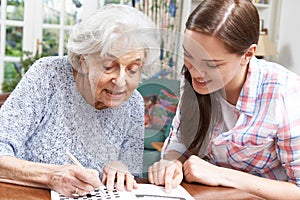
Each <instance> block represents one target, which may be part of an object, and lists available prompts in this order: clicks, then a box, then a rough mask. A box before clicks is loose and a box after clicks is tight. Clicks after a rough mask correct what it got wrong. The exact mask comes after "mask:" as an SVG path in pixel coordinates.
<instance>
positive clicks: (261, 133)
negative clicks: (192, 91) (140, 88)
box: [162, 58, 300, 187]
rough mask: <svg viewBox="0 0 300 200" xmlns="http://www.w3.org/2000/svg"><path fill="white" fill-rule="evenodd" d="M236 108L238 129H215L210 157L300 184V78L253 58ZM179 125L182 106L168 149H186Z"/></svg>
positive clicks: (168, 140) (255, 173)
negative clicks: (181, 138)
mask: <svg viewBox="0 0 300 200" xmlns="http://www.w3.org/2000/svg"><path fill="white" fill-rule="evenodd" d="M235 108H236V113H237V114H238V117H237V121H236V123H235V125H234V127H233V128H231V129H230V130H228V131H225V132H224V131H220V128H219V126H216V127H214V128H213V129H212V132H211V136H212V137H211V140H210V142H209V145H208V149H207V157H208V160H209V162H211V163H213V164H216V165H218V166H222V167H227V168H232V169H236V170H240V171H244V172H248V173H251V174H254V175H257V176H261V177H266V178H270V179H276V180H282V181H289V182H292V183H295V184H296V185H297V186H298V187H300V77H299V76H298V75H296V74H294V73H293V72H290V71H288V70H287V69H286V68H284V67H282V66H280V65H278V64H275V63H271V62H267V61H265V60H258V59H256V58H253V59H252V60H251V62H250V66H249V70H248V74H247V79H246V82H245V84H244V86H243V88H242V91H241V93H240V96H239V99H238V102H237V104H236V106H235ZM179 124H180V108H179V107H178V108H177V112H176V116H175V117H174V119H173V123H172V128H171V132H170V135H169V137H168V138H167V139H166V141H165V144H164V148H163V154H164V153H166V152H168V151H171V150H176V151H179V152H181V153H183V152H184V151H185V150H186V147H185V146H184V145H183V144H181V143H180V141H179V137H178V136H179V128H178V127H179ZM163 154H162V155H163Z"/></svg>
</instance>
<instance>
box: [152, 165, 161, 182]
mask: <svg viewBox="0 0 300 200" xmlns="http://www.w3.org/2000/svg"><path fill="white" fill-rule="evenodd" d="M158 170H159V162H156V163H154V164H153V171H152V172H153V182H154V184H155V185H159V179H158Z"/></svg>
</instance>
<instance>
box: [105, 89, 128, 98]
mask: <svg viewBox="0 0 300 200" xmlns="http://www.w3.org/2000/svg"><path fill="white" fill-rule="evenodd" d="M105 92H106V94H107V95H108V96H110V97H111V98H120V97H122V96H123V95H124V94H125V91H117V90H107V89H106V90H105Z"/></svg>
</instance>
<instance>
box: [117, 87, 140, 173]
mask: <svg viewBox="0 0 300 200" xmlns="http://www.w3.org/2000/svg"><path fill="white" fill-rule="evenodd" d="M132 97H133V98H130V100H129V119H130V120H129V123H128V124H127V133H126V136H125V138H124V141H123V143H122V147H121V152H120V158H119V159H120V160H121V162H123V163H124V164H125V165H126V166H127V167H128V169H129V171H130V172H131V173H132V174H133V175H134V176H135V177H142V171H143V153H144V100H143V98H142V96H141V95H140V94H139V93H138V92H137V91H136V90H135V91H134V93H133V95H132Z"/></svg>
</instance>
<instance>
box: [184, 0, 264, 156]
mask: <svg viewBox="0 0 300 200" xmlns="http://www.w3.org/2000/svg"><path fill="white" fill-rule="evenodd" d="M186 29H189V30H193V31H197V32H201V33H206V34H209V35H211V36H213V37H216V38H218V39H219V40H221V41H222V42H223V43H224V46H225V48H226V50H227V51H229V52H230V53H233V54H237V55H243V54H244V53H246V51H247V49H248V48H249V47H250V46H251V45H252V44H257V42H258V37H259V16H258V12H257V9H256V7H255V6H254V5H253V4H252V2H251V1H250V0H203V1H202V2H201V3H200V4H199V5H198V6H197V7H196V8H195V10H194V11H193V12H192V13H191V14H190V16H189V18H188V20H187V22H186ZM182 72H183V73H184V77H185V84H184V88H183V89H184V91H183V94H182V97H181V104H180V106H181V108H182V109H181V120H180V135H181V140H182V141H183V143H184V144H185V145H186V146H187V147H188V150H189V151H190V152H191V153H192V154H200V156H201V155H202V156H204V154H203V152H202V153H201V151H200V149H201V150H203V149H206V145H207V140H208V139H209V136H208V134H207V133H208V132H209V130H210V129H211V128H213V127H211V126H212V123H214V122H212V119H219V116H213V112H212V109H215V106H213V104H214V99H213V98H211V94H207V95H201V94H198V93H196V92H195V91H194V90H193V89H192V88H191V85H192V80H191V75H190V73H189V71H188V70H187V68H186V67H185V66H183V69H182ZM191 93H194V96H196V98H194V99H195V101H196V104H197V107H198V108H197V109H195V107H193V106H191V105H194V104H195V103H194V104H193V103H191ZM199 113H200V114H199ZM196 115H198V116H196ZM218 115H220V114H218ZM194 118H195V119H194ZM192 119H194V120H193V121H194V124H193V123H192V124H191V122H192ZM194 125H195V126H196V127H197V128H194V129H192V128H191V126H194ZM199 151H200V152H199Z"/></svg>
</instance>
